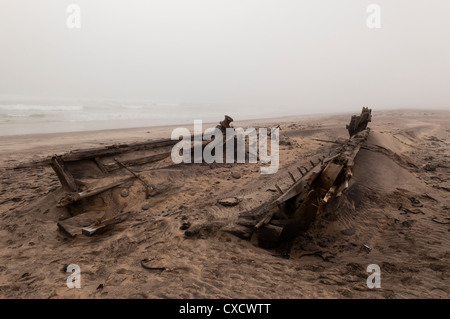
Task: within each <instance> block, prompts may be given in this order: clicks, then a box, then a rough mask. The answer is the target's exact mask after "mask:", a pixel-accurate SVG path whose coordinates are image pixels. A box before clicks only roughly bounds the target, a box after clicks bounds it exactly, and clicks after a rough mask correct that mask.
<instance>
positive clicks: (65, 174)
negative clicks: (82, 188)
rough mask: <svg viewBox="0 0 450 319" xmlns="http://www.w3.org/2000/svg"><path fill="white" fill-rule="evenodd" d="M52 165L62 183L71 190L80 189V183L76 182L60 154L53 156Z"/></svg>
mask: <svg viewBox="0 0 450 319" xmlns="http://www.w3.org/2000/svg"><path fill="white" fill-rule="evenodd" d="M52 167H53V170H54V171H55V173H56V175H57V176H58V179H59V181H60V182H61V185H62V186H63V187H64V188H67V189H68V190H70V191H71V192H76V191H78V185H77V183H75V179H74V178H73V176H72V174H71V173H70V172H69V171H68V170H67V169H66V168H65V167H64V162H63V161H62V160H61V158H60V157H59V156H54V157H52Z"/></svg>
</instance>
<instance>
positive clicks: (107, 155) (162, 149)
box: [15, 115, 233, 237]
mask: <svg viewBox="0 0 450 319" xmlns="http://www.w3.org/2000/svg"><path fill="white" fill-rule="evenodd" d="M232 121H233V119H232V118H231V117H229V116H227V115H225V119H224V120H223V121H221V122H220V124H219V125H217V128H219V129H221V130H222V131H223V132H225V130H226V128H229V127H230V123H231V122H232ZM193 140H194V136H193V135H192V136H191V142H192V141H193ZM178 142H179V141H178V140H172V139H160V140H153V141H146V142H136V143H130V144H115V145H109V146H104V147H98V148H90V149H80V150H72V151H70V152H68V153H65V154H61V155H54V156H50V157H47V158H45V159H42V160H38V161H34V162H30V163H21V164H19V165H18V166H16V167H15V169H22V168H34V167H39V166H46V165H50V166H51V167H52V168H53V170H54V171H55V173H56V175H57V177H58V179H59V181H60V183H61V190H62V192H61V195H60V197H59V199H58V200H57V203H56V206H57V207H60V208H61V207H65V208H67V209H68V212H69V213H70V215H72V217H71V218H69V219H66V220H64V221H62V222H59V223H58V224H57V225H58V228H59V229H60V230H62V231H63V232H64V233H66V234H68V235H70V236H71V237H74V236H75V235H76V234H78V233H83V234H85V235H88V236H90V235H92V234H94V233H95V232H99V231H100V230H104V229H105V228H106V226H108V225H110V224H113V223H116V222H117V219H116V218H115V217H113V218H111V219H109V220H103V219H104V218H103V217H104V216H103V215H102V216H103V217H102V218H100V219H101V222H99V218H98V216H97V215H98V212H97V211H88V212H81V213H80V211H83V210H82V209H81V207H80V206H83V200H85V199H88V198H91V197H94V196H96V195H99V194H101V193H103V192H106V191H108V190H111V189H113V188H115V187H117V186H120V185H123V184H125V183H127V182H131V181H133V180H135V179H137V180H139V181H140V182H141V184H143V186H144V187H145V192H146V199H148V198H149V196H153V195H154V194H157V193H158V190H155V189H154V187H153V186H152V185H150V184H148V183H147V182H146V181H145V180H144V179H143V178H142V177H141V176H140V175H139V174H137V173H136V172H134V171H133V170H132V169H131V168H130V167H132V166H139V165H144V164H150V163H154V162H158V161H161V160H163V159H166V158H168V157H170V155H171V152H172V147H173V146H174V145H175V144H176V143H178ZM208 143H209V141H203V142H202V146H203V147H205V145H206V144H208ZM192 151H193V148H192ZM121 169H122V170H125V171H127V175H130V174H131V175H133V176H128V177H119V178H120V179H119V180H117V178H118V176H117V174H114V173H115V172H116V171H119V170H121ZM119 175H120V174H119ZM105 178H113V179H116V180H114V181H112V182H111V181H108V182H107V181H106V179H105ZM86 181H88V182H87V184H89V185H86V183H85V182H86ZM92 183H93V184H92ZM76 205H78V206H76ZM85 206H86V205H85ZM72 208H73V209H72ZM116 217H117V216H116ZM80 221H81V222H80ZM74 224H75V225H78V224H86V225H90V226H87V227H84V228H82V229H80V228H79V227H78V226H75V227H74V226H73V225H74ZM80 230H82V232H80Z"/></svg>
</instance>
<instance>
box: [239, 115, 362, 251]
mask: <svg viewBox="0 0 450 319" xmlns="http://www.w3.org/2000/svg"><path fill="white" fill-rule="evenodd" d="M370 113H371V110H370V109H368V108H363V111H362V112H361V114H362V116H353V117H352V123H353V124H352V125H350V126H347V129H349V134H350V135H351V137H350V138H349V140H348V141H347V142H345V143H342V144H341V147H340V148H339V149H338V152H337V154H336V155H334V156H331V157H329V158H323V159H322V160H321V161H319V162H318V163H314V162H311V164H312V168H310V169H309V170H308V169H307V168H305V167H298V170H299V172H300V173H301V175H302V176H301V177H300V178H299V179H298V180H295V178H294V177H293V175H292V174H291V173H289V175H290V176H291V178H292V180H293V182H294V183H293V184H292V186H291V187H289V188H288V189H287V190H286V191H284V192H283V191H281V189H279V187H277V189H278V191H279V192H280V193H281V195H280V196H279V197H278V198H276V199H275V200H271V201H269V202H266V203H264V204H263V205H261V206H259V207H257V208H255V209H254V210H252V211H250V212H243V213H241V214H240V218H239V221H238V222H237V224H239V225H241V226H247V227H249V228H250V229H248V230H247V231H242V230H240V231H239V232H235V235H238V236H240V237H241V238H247V239H248V238H250V237H251V236H255V237H256V241H257V242H258V245H259V246H260V247H262V248H277V247H278V248H279V249H280V251H281V254H282V256H284V257H289V253H290V251H291V248H292V244H293V242H294V240H295V239H296V238H297V237H298V236H299V235H301V234H302V233H304V232H305V231H306V230H307V229H308V228H309V227H310V225H311V224H312V223H313V221H314V220H315V218H316V216H317V215H318V214H320V212H322V211H323V209H324V207H325V205H326V204H327V203H328V202H329V201H330V199H332V198H334V197H340V196H341V195H342V192H343V191H345V190H346V189H347V188H348V183H349V180H350V178H351V177H352V169H353V166H354V164H355V162H354V161H355V157H356V155H357V154H358V152H359V150H360V148H361V147H362V146H363V144H364V143H365V141H366V140H367V138H368V136H369V133H370V128H367V123H368V122H369V121H370V120H371V115H370ZM355 123H356V124H355ZM276 186H277V185H276ZM275 217H276V218H275ZM252 218H254V219H256V221H257V222H256V224H255V223H252V222H251V221H248V219H252ZM245 219H247V221H244V220H245ZM280 225H282V226H280ZM241 229H242V228H241ZM231 232H232V233H233V231H231Z"/></svg>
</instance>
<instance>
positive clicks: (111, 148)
mask: <svg viewBox="0 0 450 319" xmlns="http://www.w3.org/2000/svg"><path fill="white" fill-rule="evenodd" d="M178 142H179V140H172V139H160V140H154V141H146V142H136V143H130V144H115V145H108V146H103V147H96V148H89V149H80V150H73V151H70V152H68V153H65V154H61V155H59V157H60V158H61V159H62V160H63V161H64V162H74V161H79V160H84V159H94V158H95V157H104V156H115V155H118V154H123V153H128V152H133V151H139V150H150V149H155V148H159V147H165V146H172V145H175V144H176V143H178ZM49 164H52V157H48V158H45V159H42V160H39V161H36V162H30V163H20V164H19V165H18V166H16V167H15V169H20V168H30V167H38V166H44V165H49Z"/></svg>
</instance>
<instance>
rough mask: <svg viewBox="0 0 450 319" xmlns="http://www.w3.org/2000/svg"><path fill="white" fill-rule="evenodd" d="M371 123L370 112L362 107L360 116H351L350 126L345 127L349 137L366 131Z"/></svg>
mask: <svg viewBox="0 0 450 319" xmlns="http://www.w3.org/2000/svg"><path fill="white" fill-rule="evenodd" d="M370 121H372V110H371V109H369V108H368V107H363V108H362V111H361V114H360V115H353V116H352V118H351V120H350V124H348V125H347V126H346V128H347V130H348V134H349V135H350V137H352V136H354V135H356V134H357V133H359V132H361V131H363V130H365V129H366V127H367V124H369V122H370Z"/></svg>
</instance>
